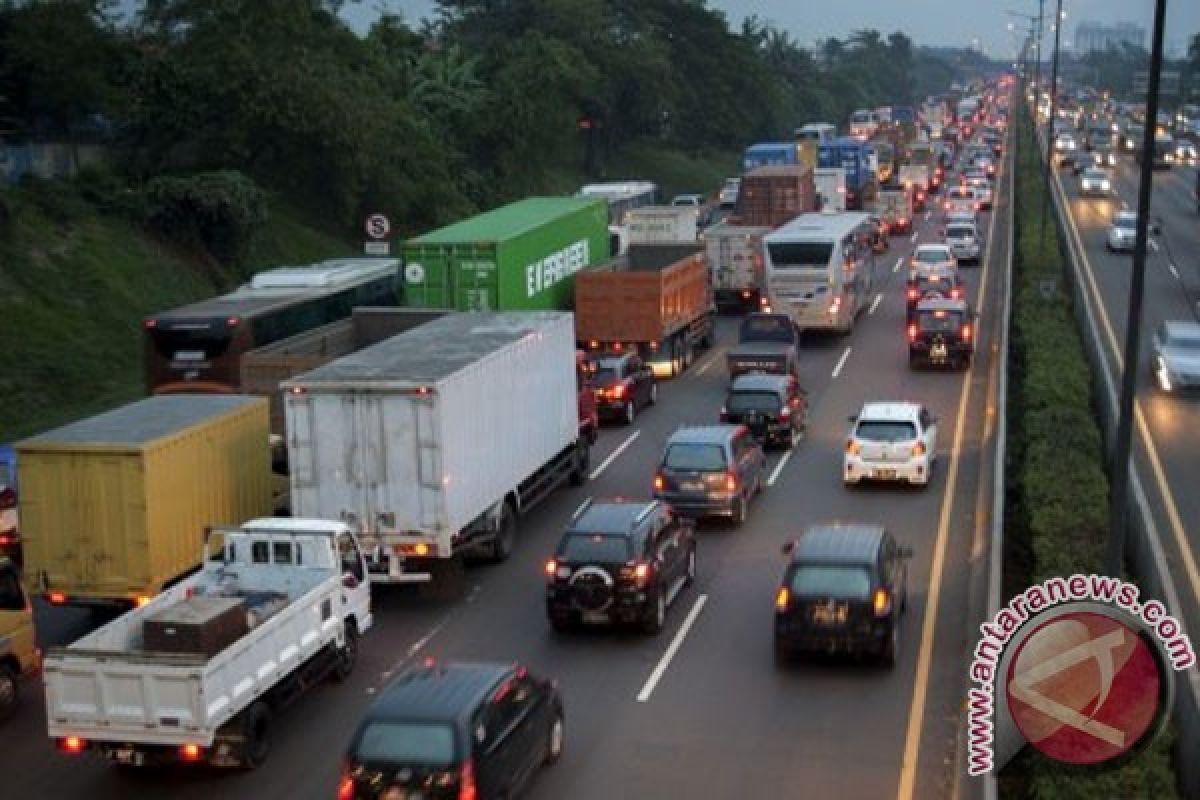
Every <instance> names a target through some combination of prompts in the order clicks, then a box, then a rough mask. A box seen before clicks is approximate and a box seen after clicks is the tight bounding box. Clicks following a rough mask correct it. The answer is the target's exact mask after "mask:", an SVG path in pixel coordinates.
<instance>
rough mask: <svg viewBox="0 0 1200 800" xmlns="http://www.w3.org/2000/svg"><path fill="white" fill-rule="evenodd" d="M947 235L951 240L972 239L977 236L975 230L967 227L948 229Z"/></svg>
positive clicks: (960, 226)
mask: <svg viewBox="0 0 1200 800" xmlns="http://www.w3.org/2000/svg"><path fill="white" fill-rule="evenodd" d="M946 235H947V236H949V237H950V238H951V239H970V238H971V237H972V236H974V235H975V229H974V228H968V227H966V226H965V225H956V226H954V227H952V228H947V229H946Z"/></svg>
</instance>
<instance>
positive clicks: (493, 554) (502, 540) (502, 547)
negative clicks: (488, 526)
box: [487, 503, 517, 564]
mask: <svg viewBox="0 0 1200 800" xmlns="http://www.w3.org/2000/svg"><path fill="white" fill-rule="evenodd" d="M516 544H517V515H516V513H515V512H514V511H513V507H512V505H510V504H509V503H505V504H504V509H503V510H502V511H501V512H500V524H499V527H498V528H497V530H496V537H495V538H494V539H492V541H491V544H489V545H488V555H487V557H488V560H489V561H491V562H492V563H494V564H499V563H500V562H501V561H507V560H508V557H509V556H511V555H512V551H513V548H514V547H516Z"/></svg>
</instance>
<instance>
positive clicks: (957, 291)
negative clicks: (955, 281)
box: [950, 286, 962, 300]
mask: <svg viewBox="0 0 1200 800" xmlns="http://www.w3.org/2000/svg"><path fill="white" fill-rule="evenodd" d="M961 294H962V289H960V288H958V287H957V286H955V287H954V288H953V289H951V290H950V298H951V299H952V300H957V299H958V298H959V296H960V295H961Z"/></svg>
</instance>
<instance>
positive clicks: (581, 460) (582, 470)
mask: <svg viewBox="0 0 1200 800" xmlns="http://www.w3.org/2000/svg"><path fill="white" fill-rule="evenodd" d="M591 452H592V451H591V448H589V447H588V445H587V442H585V441H584V440H582V439H581V440H580V441H579V444H577V445H576V446H575V465H574V466H573V467H572V468H571V474H570V476H569V477H568V478H567V480H569V481H570V483H571V485H572V486H583V484H584V483H586V482H587V479H588V467H589V466H591V463H592V456H591Z"/></svg>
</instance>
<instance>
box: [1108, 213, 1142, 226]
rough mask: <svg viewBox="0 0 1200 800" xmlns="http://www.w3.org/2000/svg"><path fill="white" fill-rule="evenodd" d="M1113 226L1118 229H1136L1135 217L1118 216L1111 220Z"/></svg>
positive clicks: (1130, 215)
mask: <svg viewBox="0 0 1200 800" xmlns="http://www.w3.org/2000/svg"><path fill="white" fill-rule="evenodd" d="M1113 225H1115V226H1116V227H1118V228H1135V227H1137V216H1136V215H1134V214H1118V215H1117V216H1116V217H1114V218H1113Z"/></svg>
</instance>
